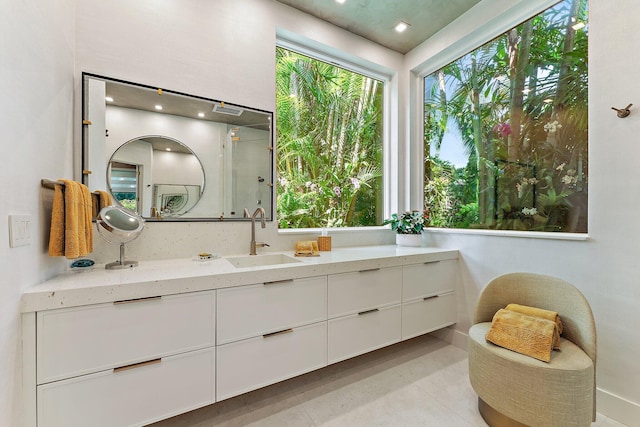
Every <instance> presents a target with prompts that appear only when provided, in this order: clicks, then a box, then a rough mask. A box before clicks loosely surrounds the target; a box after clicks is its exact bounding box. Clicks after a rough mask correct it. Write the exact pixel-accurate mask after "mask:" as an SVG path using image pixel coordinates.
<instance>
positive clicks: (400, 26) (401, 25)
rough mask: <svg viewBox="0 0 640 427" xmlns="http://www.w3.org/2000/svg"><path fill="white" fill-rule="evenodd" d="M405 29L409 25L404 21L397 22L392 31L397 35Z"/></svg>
mask: <svg viewBox="0 0 640 427" xmlns="http://www.w3.org/2000/svg"><path fill="white" fill-rule="evenodd" d="M407 28H409V24H408V23H406V22H404V21H400V22H398V24H396V26H395V27H394V29H395V30H396V31H397V32H399V33H401V32H403V31H404V30H406V29H407Z"/></svg>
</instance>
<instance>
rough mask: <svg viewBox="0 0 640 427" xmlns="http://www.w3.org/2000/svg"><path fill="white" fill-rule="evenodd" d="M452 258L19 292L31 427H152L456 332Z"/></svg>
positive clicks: (410, 252) (340, 262)
mask: <svg viewBox="0 0 640 427" xmlns="http://www.w3.org/2000/svg"><path fill="white" fill-rule="evenodd" d="M456 259H457V251H454V250H440V249H434V248H398V247H396V246H392V245H389V246H381V247H366V248H344V249H342V248H341V249H337V250H334V251H332V252H331V253H328V254H326V253H325V254H322V255H321V256H320V257H318V258H314V259H309V260H304V261H301V262H300V263H296V264H293V265H292V266H287V267H283V266H276V267H269V266H265V267H250V268H236V267H233V266H232V265H231V264H230V263H229V262H227V261H226V260H224V259H221V260H214V261H212V262H210V263H206V264H198V265H195V268H194V264H193V261H191V260H184V261H179V260H176V261H173V262H166V261H163V262H158V263H157V264H155V265H153V267H152V268H149V267H148V268H145V269H143V268H140V269H137V270H136V269H132V270H128V271H126V272H124V273H123V274H122V275H120V274H113V272H111V271H101V270H96V271H88V272H83V273H82V274H66V275H62V276H61V277H59V278H54V279H52V280H51V281H50V283H44V284H42V285H41V286H37V287H34V289H32V290H30V291H27V292H26V293H25V294H24V295H23V300H22V304H23V307H22V311H23V317H22V325H23V340H22V345H23V355H24V356H23V358H24V361H23V366H24V372H23V384H24V387H23V390H24V399H23V401H24V403H25V416H24V420H25V422H24V425H25V426H26V427H76V426H82V427H86V426H92V427H94V426H97V427H100V426H105V427H106V426H109V427H125V426H126V427H128V426H143V425H147V424H149V423H152V422H154V421H159V420H162V419H165V418H169V417H171V416H174V415H178V414H181V413H184V412H187V411H190V410H193V409H196V408H199V407H202V406H205V405H208V404H211V403H214V402H217V401H220V400H223V399H227V398H230V397H233V396H237V395H240V394H242V393H246V392H248V391H251V390H255V389H258V388H261V387H264V386H267V385H270V384H274V383H276V382H279V381H282V380H286V379H288V378H292V377H294V376H297V375H301V374H304V373H307V372H310V371H313V370H316V369H319V368H322V367H324V366H327V365H328V364H332V363H336V362H340V361H342V360H345V359H348V358H351V357H355V356H358V355H360V354H364V353H366V352H369V351H373V350H376V349H378V348H382V347H385V346H388V345H391V344H394V343H397V342H399V341H401V340H405V339H409V338H412V337H415V336H418V335H422V334H424V333H428V332H431V331H434V330H436V329H440V328H442V327H445V326H448V325H451V324H453V323H455V321H456V304H455V288H456V282H457V273H456V262H457V261H456ZM176 267H179V268H182V271H184V272H187V273H186V274H188V275H185V276H183V275H181V274H179V273H176ZM124 278H126V282H125V281H124V280H125V279H124ZM131 298H134V299H131ZM114 300H117V301H115V302H114Z"/></svg>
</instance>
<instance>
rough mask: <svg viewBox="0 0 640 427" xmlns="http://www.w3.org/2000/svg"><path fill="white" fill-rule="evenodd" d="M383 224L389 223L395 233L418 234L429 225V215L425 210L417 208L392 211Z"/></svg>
mask: <svg viewBox="0 0 640 427" xmlns="http://www.w3.org/2000/svg"><path fill="white" fill-rule="evenodd" d="M383 224H385V225H386V224H390V225H391V229H392V230H394V231H395V232H396V233H397V234H420V233H422V230H424V229H425V228H427V227H428V226H429V215H428V213H427V211H422V212H420V211H417V210H413V211H410V212H409V211H406V212H403V213H401V214H397V213H394V214H392V215H391V218H388V219H385V220H384V222H383Z"/></svg>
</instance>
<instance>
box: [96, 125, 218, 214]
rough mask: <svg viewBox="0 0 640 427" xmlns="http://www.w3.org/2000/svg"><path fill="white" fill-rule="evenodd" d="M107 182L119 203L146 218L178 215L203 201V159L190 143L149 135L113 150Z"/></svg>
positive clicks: (185, 212)
mask: <svg viewBox="0 0 640 427" xmlns="http://www.w3.org/2000/svg"><path fill="white" fill-rule="evenodd" d="M107 182H108V185H109V190H110V191H111V194H112V195H113V197H114V199H115V200H116V201H117V202H118V204H119V205H120V206H123V207H125V208H127V209H130V210H132V211H135V212H137V213H139V214H140V215H141V216H143V217H145V218H157V219H162V218H179V217H181V216H183V215H185V214H187V213H188V212H189V211H191V210H192V209H193V208H194V207H195V206H196V205H197V203H198V202H199V201H200V198H201V197H202V193H203V191H204V184H205V175H204V168H203V166H202V163H201V162H200V159H198V157H197V156H196V155H195V153H194V152H193V151H192V150H191V149H190V148H189V147H188V146H187V145H185V144H183V143H182V142H180V141H177V140H175V139H173V138H169V137H167V136H160V135H147V136H141V137H138V138H135V139H132V140H131V141H128V142H126V143H125V144H123V145H122V146H120V147H119V148H118V149H117V150H116V151H115V152H114V153H113V155H112V156H111V159H110V160H109V165H108V170H107Z"/></svg>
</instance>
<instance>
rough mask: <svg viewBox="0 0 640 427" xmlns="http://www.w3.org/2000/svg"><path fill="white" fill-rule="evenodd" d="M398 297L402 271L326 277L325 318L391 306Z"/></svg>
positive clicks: (378, 271) (385, 270) (395, 269)
mask: <svg viewBox="0 0 640 427" xmlns="http://www.w3.org/2000/svg"><path fill="white" fill-rule="evenodd" d="M401 297H402V267H391V268H379V269H378V268H376V269H371V270H362V271H358V272H355V273H343V274H332V275H330V276H329V305H328V307H329V308H328V316H329V318H330V319H331V318H334V317H338V316H344V315H347V314H355V313H359V312H361V311H364V310H369V309H372V308H378V307H380V306H384V305H393V304H397V303H399V302H400V300H401Z"/></svg>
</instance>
